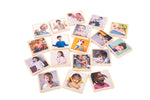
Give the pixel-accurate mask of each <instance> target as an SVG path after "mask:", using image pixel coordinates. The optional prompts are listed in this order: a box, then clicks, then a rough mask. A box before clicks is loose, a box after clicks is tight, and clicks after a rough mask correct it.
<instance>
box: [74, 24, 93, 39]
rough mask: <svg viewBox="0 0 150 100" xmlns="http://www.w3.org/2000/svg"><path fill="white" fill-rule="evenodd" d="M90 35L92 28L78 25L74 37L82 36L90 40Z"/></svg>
mask: <svg viewBox="0 0 150 100" xmlns="http://www.w3.org/2000/svg"><path fill="white" fill-rule="evenodd" d="M90 33H91V27H90V26H86V25H82V24H77V25H76V27H75V29H74V32H73V36H80V37H85V38H88V36H89V35H90Z"/></svg>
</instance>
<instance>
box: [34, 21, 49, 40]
mask: <svg viewBox="0 0 150 100" xmlns="http://www.w3.org/2000/svg"><path fill="white" fill-rule="evenodd" d="M32 27H33V32H34V37H35V38H36V37H45V36H50V35H51V34H52V33H51V31H50V26H49V24H48V23H40V24H34V25H32Z"/></svg>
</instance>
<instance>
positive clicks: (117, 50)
mask: <svg viewBox="0 0 150 100" xmlns="http://www.w3.org/2000/svg"><path fill="white" fill-rule="evenodd" d="M107 46H108V48H109V49H110V50H111V52H112V53H113V54H114V55H115V56H116V57H121V56H122V55H124V54H126V53H128V52H130V51H131V50H132V48H131V47H130V46H129V45H128V44H127V43H125V41H124V40H122V39H117V40H116V41H113V42H111V43H109V44H108V45H107Z"/></svg>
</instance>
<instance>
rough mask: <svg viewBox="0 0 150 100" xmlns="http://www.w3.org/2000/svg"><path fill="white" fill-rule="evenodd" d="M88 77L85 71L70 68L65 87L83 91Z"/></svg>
mask: <svg viewBox="0 0 150 100" xmlns="http://www.w3.org/2000/svg"><path fill="white" fill-rule="evenodd" d="M87 77H88V76H87V75H86V74H84V73H80V72H76V71H73V70H69V71H68V73H67V76H66V78H65V81H64V84H63V87H64V88H66V89H70V90H73V91H76V92H79V93H82V92H83V89H84V87H85V84H86V81H87Z"/></svg>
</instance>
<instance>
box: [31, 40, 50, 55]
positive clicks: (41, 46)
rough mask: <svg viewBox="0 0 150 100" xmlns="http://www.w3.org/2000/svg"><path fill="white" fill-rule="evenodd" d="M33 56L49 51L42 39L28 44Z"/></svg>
mask: <svg viewBox="0 0 150 100" xmlns="http://www.w3.org/2000/svg"><path fill="white" fill-rule="evenodd" d="M28 44H29V47H30V49H31V52H32V54H33V55H35V54H37V53H40V52H45V51H48V50H49V47H48V45H47V43H46V40H45V39H44V38H39V39H35V40H32V41H29V42H28Z"/></svg>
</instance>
